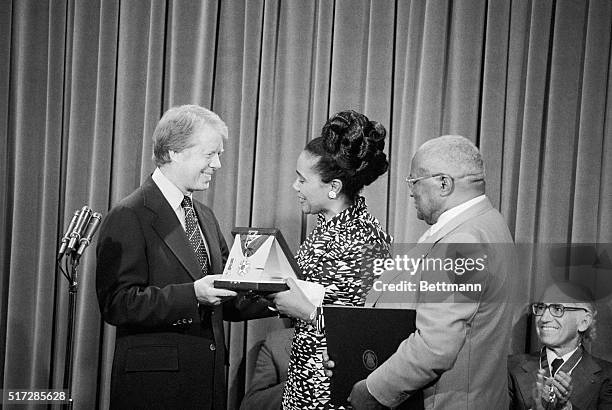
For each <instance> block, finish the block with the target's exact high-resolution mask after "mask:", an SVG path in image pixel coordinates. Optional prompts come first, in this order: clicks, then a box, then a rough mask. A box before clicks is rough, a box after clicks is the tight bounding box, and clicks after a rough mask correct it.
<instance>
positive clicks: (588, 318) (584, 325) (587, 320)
mask: <svg viewBox="0 0 612 410" xmlns="http://www.w3.org/2000/svg"><path fill="white" fill-rule="evenodd" d="M592 324H593V314H592V313H591V312H585V314H584V315H583V316H582V318H581V319H580V320H579V321H578V331H579V332H585V331H586V330H587V329H588V328H589V327H591V325H592Z"/></svg>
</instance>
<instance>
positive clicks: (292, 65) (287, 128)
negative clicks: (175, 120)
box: [0, 0, 612, 409]
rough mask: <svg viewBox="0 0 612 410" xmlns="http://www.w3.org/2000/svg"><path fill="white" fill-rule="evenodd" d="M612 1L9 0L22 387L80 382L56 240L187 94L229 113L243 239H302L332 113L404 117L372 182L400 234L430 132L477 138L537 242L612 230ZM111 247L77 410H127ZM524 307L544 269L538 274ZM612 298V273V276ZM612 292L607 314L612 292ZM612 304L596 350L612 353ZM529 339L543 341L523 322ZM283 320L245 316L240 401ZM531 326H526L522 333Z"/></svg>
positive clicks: (81, 317)
mask: <svg viewBox="0 0 612 410" xmlns="http://www.w3.org/2000/svg"><path fill="white" fill-rule="evenodd" d="M611 27H612V3H611V2H610V1H609V0H513V1H508V0H430V1H425V0H318V1H314V0H313V1H308V0H306V1H299V0H217V1H212V0H211V1H193V0H174V1H172V0H86V1H76V0H46V1H44V0H43V1H40V0H12V1H11V0H0V153H1V155H2V158H1V161H0V266H1V281H0V326H1V328H2V331H1V332H0V334H1V337H2V339H1V340H0V346H1V349H2V355H1V357H2V362H1V364H2V366H1V368H2V369H3V373H2V386H3V388H28V387H30V388H33V387H37V388H61V385H62V378H63V363H64V360H65V357H64V356H65V342H66V335H67V326H66V317H67V308H68V296H67V283H66V280H65V279H64V278H63V277H61V275H59V274H58V272H57V268H56V266H55V254H56V252H57V243H58V239H59V237H60V236H61V235H62V233H63V230H64V229H65V227H66V226H67V224H68V221H69V220H70V218H71V216H72V214H73V211H74V210H75V209H77V208H80V207H81V206H83V205H84V204H88V205H89V206H91V207H92V208H93V209H94V210H97V211H101V212H102V213H103V214H105V213H106V212H107V211H108V209H110V207H112V206H113V205H114V204H116V203H117V202H118V201H119V200H120V199H121V198H123V197H125V196H126V195H127V194H129V193H130V192H131V191H132V190H134V189H135V188H136V187H138V186H139V184H140V182H141V181H143V180H144V179H145V178H146V177H147V176H148V175H149V174H150V173H151V172H152V171H153V169H154V167H153V163H152V161H151V145H152V144H151V136H152V133H153V129H154V127H155V125H156V123H157V121H158V119H159V118H160V116H161V114H162V113H163V112H164V111H165V110H166V109H168V108H169V107H171V106H174V105H178V104H186V103H194V104H200V105H203V106H206V107H209V108H211V109H212V110H214V111H215V112H217V113H218V114H219V115H220V116H221V118H223V119H224V120H225V122H226V123H227V125H228V127H229V140H228V141H227V143H226V147H225V149H226V150H225V153H224V155H223V157H222V164H223V167H222V169H221V170H220V172H218V173H216V175H215V181H214V183H213V184H212V185H211V188H210V189H209V190H208V191H207V192H205V193H200V194H197V195H196V197H197V198H198V199H200V200H203V201H204V202H206V203H207V204H209V205H210V206H211V207H212V208H213V210H214V212H215V214H216V216H217V218H218V219H219V222H220V224H221V227H222V230H223V232H224V233H225V235H226V238H227V239H228V240H231V235H230V230H231V228H232V227H233V226H274V227H278V228H280V229H281V230H282V232H283V234H284V236H285V237H286V239H287V240H288V242H289V244H290V246H291V248H292V249H293V250H296V249H297V247H298V245H299V243H300V242H301V241H302V240H303V238H304V237H305V235H306V234H307V232H308V231H309V230H310V229H311V228H312V226H313V218H306V217H304V216H302V215H301V213H300V211H299V208H298V206H297V203H296V198H295V193H294V192H293V190H292V189H291V183H292V181H293V179H294V177H295V161H296V159H297V157H298V155H299V153H300V151H301V150H302V148H303V146H304V145H305V143H306V142H307V141H308V140H309V139H312V138H313V137H316V136H317V135H319V133H320V129H321V127H322V125H323V123H324V122H325V120H326V119H327V118H328V116H329V115H330V114H332V113H334V112H336V111H339V110H344V109H354V110H357V111H361V112H364V113H365V114H366V115H368V116H369V117H370V118H371V119H374V120H377V121H379V122H381V123H383V124H384V125H385V126H386V127H387V130H388V139H387V150H388V154H389V157H390V164H391V166H390V169H389V172H388V174H386V175H385V176H384V177H383V178H381V179H380V180H379V181H377V182H376V183H375V184H373V185H372V186H371V187H368V188H367V189H366V190H365V196H366V199H367V203H368V205H369V207H370V209H371V211H372V213H373V214H374V215H375V216H377V217H378V218H379V219H380V221H381V222H382V223H383V225H384V226H385V227H386V229H387V230H388V231H389V232H390V233H391V234H392V235H393V236H394V238H395V242H398V243H401V242H414V241H416V239H417V238H418V237H419V236H420V235H421V233H422V232H423V231H424V230H425V229H426V225H425V224H424V223H422V222H420V221H417V219H416V213H415V211H414V208H413V205H412V203H411V201H410V198H409V197H408V190H407V186H406V184H405V182H404V177H405V176H406V175H408V173H409V166H410V159H411V157H412V155H413V154H414V152H415V150H416V148H417V147H418V146H419V145H420V144H421V143H423V142H424V141H426V140H428V139H430V138H432V137H436V136H439V135H442V134H461V135H465V136H468V137H469V138H471V139H472V140H473V141H474V142H475V143H476V144H477V145H478V146H479V147H480V148H481V150H482V152H483V154H484V157H485V161H486V163H487V193H488V195H489V197H490V198H491V200H492V201H493V203H494V205H495V206H497V207H498V208H499V209H500V210H501V212H502V213H503V215H504V216H505V218H506V220H507V222H508V225H509V226H510V228H511V230H512V232H513V233H514V235H515V238H516V240H517V241H518V242H600V243H610V242H612V138H611V127H612V85H611V82H610V74H611V64H610V57H611V56H610V47H611ZM94 265H95V256H94V252H93V249H92V248H91V249H89V250H88V251H87V254H86V256H85V258H84V259H83V262H82V264H81V266H80V282H79V298H78V306H77V318H78V321H77V324H76V345H75V356H74V357H75V360H74V367H73V369H74V381H75V382H74V387H73V389H74V397H75V407H76V408H78V409H89V408H95V407H100V408H106V407H107V406H108V383H109V377H110V366H111V363H112V355H113V345H114V329H113V328H111V327H110V326H108V325H105V324H104V323H103V322H102V321H101V319H100V314H99V310H98V305H97V299H96V295H95V272H94V270H95V269H94ZM520 275H521V277H520V282H521V284H524V285H523V287H521V288H520V289H516V290H515V292H516V294H517V295H519V296H520V297H522V298H523V299H524V301H525V302H527V301H529V300H530V299H531V298H532V297H533V296H534V292H535V289H536V287H537V286H538V285H540V284H541V282H542V281H543V278H542V277H540V276H538V275H539V273H538V272H532V271H526V272H520ZM597 289H598V292H601V295H607V294H610V292H611V291H612V279H610V275H609V274H608V276H606V277H600V278H599V279H598V287H597ZM611 307H612V306H611V303H610V301H609V299H608V300H607V302H605V303H604V309H603V311H604V316H603V318H604V319H605V318H606V315H605V313H606V312H608V316H607V318H608V319H610V315H609V311H610V309H611ZM610 323H612V321H607V322H606V321H605V320H600V325H601V326H600V329H599V341H596V342H595V343H594V344H593V346H592V349H593V352H594V353H595V354H597V355H599V356H602V357H604V358H608V359H610V358H612V348H611V347H610V345H609V343H608V344H607V343H605V342H604V341H605V340H610V338H611V337H612V331H611V329H610V327H611V325H610ZM518 324H519V325H518V326H517V329H515V330H516V332H515V340H513V341H512V343H513V344H512V346H513V349H514V350H515V351H521V350H524V349H526V348H527V347H528V344H529V343H528V340H529V339H530V338H531V339H533V335H530V330H529V328H528V327H527V324H525V325H523V322H518ZM284 325H285V323H283V322H281V321H278V320H276V319H266V320H260V321H252V322H249V323H246V324H245V323H238V324H232V325H231V326H230V325H228V326H227V333H228V340H229V343H230V346H229V347H230V356H231V357H230V367H229V373H228V385H229V392H228V395H229V408H236V407H237V406H238V405H239V402H240V399H241V397H242V394H243V391H244V386H245V381H244V378H245V368H248V367H249V366H251V364H252V362H253V354H252V351H251V348H252V346H253V345H254V344H255V342H256V341H257V340H259V339H261V338H262V337H263V336H264V335H265V333H266V332H267V331H268V329H271V328H276V327H281V326H284ZM521 326H522V328H521Z"/></svg>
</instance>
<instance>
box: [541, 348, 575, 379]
mask: <svg viewBox="0 0 612 410" xmlns="http://www.w3.org/2000/svg"><path fill="white" fill-rule="evenodd" d="M576 350H578V346H576V348H575V349H574V350H572V351H571V352H569V353H566V354H564V355H563V356H561V357H559V356H557V355H556V353H555V352H553V351H552V350H550V349H549V348H548V347H547V348H546V360H548V365H549V366H552V362H553V360H555V359H557V358H559V359H561V360H563V363H565V362H567V359H569V358H570V357H571V356H572V355H573V354H574V352H575V351H576ZM563 363H561V366H563ZM576 364H578V363H576ZM561 366H559V367H561ZM574 367H575V366H574ZM572 370H574V369H573V368H572V369H570V370H569V374H572Z"/></svg>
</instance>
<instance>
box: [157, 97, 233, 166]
mask: <svg viewBox="0 0 612 410" xmlns="http://www.w3.org/2000/svg"><path fill="white" fill-rule="evenodd" d="M204 126H208V127H210V128H212V129H213V130H215V131H217V132H219V133H220V134H221V135H222V136H223V138H227V126H226V125H225V123H224V122H223V120H222V119H221V118H219V116H218V115H217V114H215V113H214V112H212V111H210V110H208V109H206V108H204V107H200V106H199V105H181V106H178V107H172V108H170V109H169V110H168V111H166V112H165V113H164V115H163V116H162V118H161V119H160V120H159V123H158V124H157V127H155V131H154V132H153V161H154V162H155V165H157V166H158V167H159V166H161V165H164V164H167V163H169V162H170V151H174V152H181V151H183V150H184V149H186V148H189V147H190V146H191V145H192V141H191V136H192V134H193V133H194V132H195V131H196V129H198V128H200V127H204Z"/></svg>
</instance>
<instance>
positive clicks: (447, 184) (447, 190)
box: [439, 175, 455, 196]
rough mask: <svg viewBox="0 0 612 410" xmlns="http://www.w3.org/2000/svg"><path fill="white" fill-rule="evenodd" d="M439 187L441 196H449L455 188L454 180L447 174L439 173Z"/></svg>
mask: <svg viewBox="0 0 612 410" xmlns="http://www.w3.org/2000/svg"><path fill="white" fill-rule="evenodd" d="M439 178H440V182H439V187H440V191H441V194H442V196H449V195H450V194H452V193H453V191H454V189H455V181H453V179H452V178H451V177H450V176H448V175H440V177H439Z"/></svg>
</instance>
